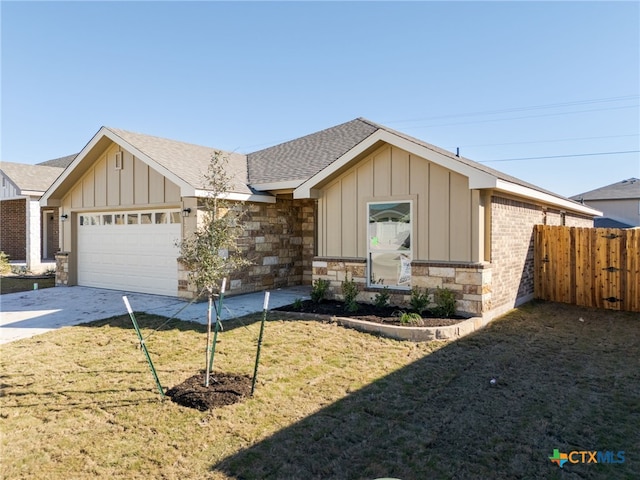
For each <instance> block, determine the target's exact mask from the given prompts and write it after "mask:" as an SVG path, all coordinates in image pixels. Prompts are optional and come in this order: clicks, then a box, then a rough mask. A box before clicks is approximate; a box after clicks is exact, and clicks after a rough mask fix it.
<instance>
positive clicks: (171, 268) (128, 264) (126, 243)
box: [77, 212, 181, 296]
mask: <svg viewBox="0 0 640 480" xmlns="http://www.w3.org/2000/svg"><path fill="white" fill-rule="evenodd" d="M105 213H106V214H109V212H105ZM154 213H155V212H154ZM94 215H95V214H94ZM102 215H104V214H101V215H100V218H102ZM114 215H115V214H114ZM165 218H166V217H165ZM79 223H80V225H79V227H78V230H77V231H78V283H79V284H80V285H85V286H91V287H99V288H112V289H120V290H129V291H134V292H143V293H154V294H161V295H171V296H175V295H177V291H178V280H177V277H178V265H177V260H176V259H177V257H178V254H179V250H178V248H177V247H176V245H175V243H176V241H177V240H178V239H179V238H180V235H181V224H179V223H159V224H156V223H150V224H143V225H141V224H124V225H115V224H110V225H93V224H91V222H89V221H86V219H85V220H84V221H80V222H79Z"/></svg>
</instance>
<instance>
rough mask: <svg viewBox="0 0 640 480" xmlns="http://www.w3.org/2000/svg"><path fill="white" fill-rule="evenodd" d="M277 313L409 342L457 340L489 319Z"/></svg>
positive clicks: (477, 328)
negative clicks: (402, 321) (396, 320)
mask: <svg viewBox="0 0 640 480" xmlns="http://www.w3.org/2000/svg"><path fill="white" fill-rule="evenodd" d="M277 313H278V314H279V315H282V316H284V317H286V318H290V319H306V320H318V321H323V322H335V323H337V324H338V325H341V326H343V327H347V328H353V329H355V330H358V331H361V332H366V333H374V334H378V335H381V336H383V337H387V338H394V339H396V340H404V341H411V342H430V341H434V340H435V341H438V340H441V341H449V340H457V339H459V338H462V337H464V336H466V335H469V334H470V333H473V332H475V331H476V330H480V329H481V328H483V327H485V326H486V325H487V324H488V323H489V322H490V321H491V320H489V319H486V318H482V317H471V318H467V319H466V320H461V321H460V323H456V324H454V325H446V326H442V327H405V326H400V325H385V324H384V323H375V322H367V321H366V320H358V319H355V318H348V317H337V316H333V315H320V314H317V313H301V312H281V311H277Z"/></svg>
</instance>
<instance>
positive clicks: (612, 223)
mask: <svg viewBox="0 0 640 480" xmlns="http://www.w3.org/2000/svg"><path fill="white" fill-rule="evenodd" d="M593 226H594V227H597V228H633V225H629V224H628V223H625V222H621V221H619V220H614V219H613V218H609V217H600V218H594V219H593Z"/></svg>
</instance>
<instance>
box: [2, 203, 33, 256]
mask: <svg viewBox="0 0 640 480" xmlns="http://www.w3.org/2000/svg"><path fill="white" fill-rule="evenodd" d="M26 209H27V206H26V200H25V199H24V198H21V199H18V200H3V201H1V202H0V251H2V252H4V253H6V254H7V255H8V256H9V260H17V261H25V260H26V259H27V256H26V255H27V244H26V241H27V210H26Z"/></svg>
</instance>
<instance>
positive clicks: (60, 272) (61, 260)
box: [56, 252, 69, 287]
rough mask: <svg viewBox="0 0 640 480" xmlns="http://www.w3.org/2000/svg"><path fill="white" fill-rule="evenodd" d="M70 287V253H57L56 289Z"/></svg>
mask: <svg viewBox="0 0 640 480" xmlns="http://www.w3.org/2000/svg"><path fill="white" fill-rule="evenodd" d="M68 286H69V252H58V253H56V287H68Z"/></svg>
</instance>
